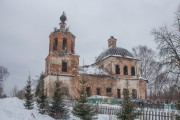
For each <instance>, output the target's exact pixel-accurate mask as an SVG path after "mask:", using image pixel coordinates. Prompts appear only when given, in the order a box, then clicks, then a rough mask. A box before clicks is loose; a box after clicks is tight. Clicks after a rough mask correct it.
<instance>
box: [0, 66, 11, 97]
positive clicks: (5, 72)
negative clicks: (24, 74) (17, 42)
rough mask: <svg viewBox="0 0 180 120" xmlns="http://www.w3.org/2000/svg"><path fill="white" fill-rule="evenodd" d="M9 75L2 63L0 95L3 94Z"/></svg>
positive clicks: (0, 69) (0, 68)
mask: <svg viewBox="0 0 180 120" xmlns="http://www.w3.org/2000/svg"><path fill="white" fill-rule="evenodd" d="M8 76H9V72H8V70H7V68H5V67H3V66H1V65H0V97H2V96H4V95H3V88H4V81H5V80H6V78H7V77H8Z"/></svg>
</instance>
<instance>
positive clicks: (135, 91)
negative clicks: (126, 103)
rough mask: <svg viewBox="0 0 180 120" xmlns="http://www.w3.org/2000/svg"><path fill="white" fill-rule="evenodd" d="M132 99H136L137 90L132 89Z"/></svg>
mask: <svg viewBox="0 0 180 120" xmlns="http://www.w3.org/2000/svg"><path fill="white" fill-rule="evenodd" d="M132 98H133V99H137V90H136V89H132Z"/></svg>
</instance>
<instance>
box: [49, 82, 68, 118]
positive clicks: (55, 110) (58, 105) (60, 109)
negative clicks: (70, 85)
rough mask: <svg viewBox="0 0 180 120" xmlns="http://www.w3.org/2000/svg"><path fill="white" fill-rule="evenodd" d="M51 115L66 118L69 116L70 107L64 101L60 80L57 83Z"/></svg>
mask: <svg viewBox="0 0 180 120" xmlns="http://www.w3.org/2000/svg"><path fill="white" fill-rule="evenodd" d="M50 115H51V116H52V117H53V118H55V119H61V118H66V117H67V116H68V109H67V107H66V106H65V104H64V102H63V93H62V90H61V87H60V83H59V82H58V81H57V82H56V84H55V91H54V96H53V99H52V106H51V108H50Z"/></svg>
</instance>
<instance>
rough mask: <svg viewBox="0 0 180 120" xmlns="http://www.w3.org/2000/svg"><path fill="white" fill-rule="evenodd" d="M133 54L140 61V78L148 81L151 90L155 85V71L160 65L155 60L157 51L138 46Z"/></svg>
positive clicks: (134, 48)
mask: <svg viewBox="0 0 180 120" xmlns="http://www.w3.org/2000/svg"><path fill="white" fill-rule="evenodd" d="M132 54H133V55H134V57H135V58H137V59H138V60H140V62H139V63H140V64H139V67H138V71H139V72H140V76H142V77H143V78H145V79H147V80H148V83H149V85H148V87H149V89H150V88H151V87H152V85H153V83H154V80H155V74H156V71H155V69H157V65H158V62H156V60H155V57H156V53H155V51H153V50H152V49H151V48H148V47H147V46H145V45H138V46H136V47H133V48H132Z"/></svg>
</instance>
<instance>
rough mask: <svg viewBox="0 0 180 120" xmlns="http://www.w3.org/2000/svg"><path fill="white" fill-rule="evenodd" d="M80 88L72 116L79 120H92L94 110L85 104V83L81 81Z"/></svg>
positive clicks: (94, 113)
mask: <svg viewBox="0 0 180 120" xmlns="http://www.w3.org/2000/svg"><path fill="white" fill-rule="evenodd" d="M80 83H81V88H80V90H79V91H78V92H79V95H80V98H79V99H78V100H77V103H76V104H75V106H74V107H73V111H72V113H73V115H75V116H77V117H79V118H80V119H81V120H92V118H93V116H95V115H96V110H95V109H94V108H93V107H92V106H91V105H90V104H88V103H87V102H88V101H87V94H86V89H85V81H84V80H81V81H80Z"/></svg>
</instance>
